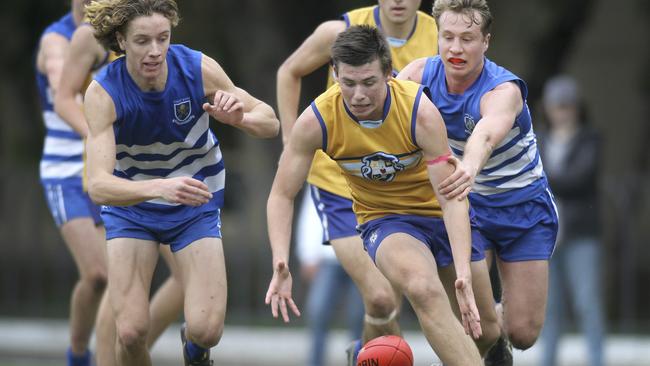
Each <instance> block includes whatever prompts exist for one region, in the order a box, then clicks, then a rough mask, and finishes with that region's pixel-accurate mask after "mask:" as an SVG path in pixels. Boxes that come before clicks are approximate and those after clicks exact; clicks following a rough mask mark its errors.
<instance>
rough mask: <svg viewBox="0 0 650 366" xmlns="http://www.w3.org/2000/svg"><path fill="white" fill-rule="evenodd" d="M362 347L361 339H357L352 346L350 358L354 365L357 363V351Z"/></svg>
mask: <svg viewBox="0 0 650 366" xmlns="http://www.w3.org/2000/svg"><path fill="white" fill-rule="evenodd" d="M362 347H363V341H362V340H361V339H358V340H357V344H356V345H355V346H354V357H353V358H352V360H353V361H354V364H355V365H356V364H357V357H359V351H361V348H362Z"/></svg>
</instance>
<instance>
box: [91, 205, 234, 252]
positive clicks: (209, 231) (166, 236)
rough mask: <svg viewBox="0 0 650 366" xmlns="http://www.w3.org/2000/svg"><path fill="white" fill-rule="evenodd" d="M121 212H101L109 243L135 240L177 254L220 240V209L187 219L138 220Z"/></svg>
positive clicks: (127, 213) (118, 210) (142, 218)
mask: <svg viewBox="0 0 650 366" xmlns="http://www.w3.org/2000/svg"><path fill="white" fill-rule="evenodd" d="M138 216H140V215H137V216H136V214H132V213H130V212H128V211H125V210H121V209H110V210H102V218H103V219H104V223H105V225H106V240H111V239H115V238H133V239H141V240H150V241H155V242H157V243H160V244H169V246H170V248H171V250H172V252H177V251H179V250H181V249H183V248H185V247H186V246H188V245H189V244H191V243H193V242H195V241H197V240H199V239H203V238H221V216H220V210H216V211H208V212H202V213H200V214H198V215H196V216H193V217H191V218H188V219H185V220H178V221H165V220H160V219H151V218H146V217H141V216H140V217H138Z"/></svg>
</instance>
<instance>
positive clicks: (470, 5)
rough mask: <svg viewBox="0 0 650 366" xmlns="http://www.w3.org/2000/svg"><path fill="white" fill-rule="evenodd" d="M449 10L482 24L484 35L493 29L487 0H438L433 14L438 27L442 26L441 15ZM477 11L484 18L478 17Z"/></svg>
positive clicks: (434, 5)
mask: <svg viewBox="0 0 650 366" xmlns="http://www.w3.org/2000/svg"><path fill="white" fill-rule="evenodd" d="M447 10H449V11H452V12H454V13H460V14H463V15H466V16H468V17H469V18H470V19H471V20H472V22H474V24H476V25H480V26H481V33H483V35H484V36H486V35H488V34H489V33H490V31H491V30H492V13H490V7H488V4H487V1H486V0H436V2H435V3H434V4H433V11H432V14H431V15H433V18H434V19H435V20H436V23H437V24H438V28H440V16H441V15H442V13H444V12H445V11H447ZM476 13H478V15H480V16H481V18H482V19H478V17H477V16H476Z"/></svg>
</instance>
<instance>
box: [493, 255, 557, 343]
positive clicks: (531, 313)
mask: <svg viewBox="0 0 650 366" xmlns="http://www.w3.org/2000/svg"><path fill="white" fill-rule="evenodd" d="M497 264H498V266H499V274H500V275H501V286H502V287H503V296H502V301H501V304H502V306H503V322H504V323H503V328H504V330H505V331H506V334H507V337H508V339H509V340H510V342H511V343H512V345H513V346H514V347H515V348H518V349H521V350H525V349H528V348H530V347H532V345H533V344H535V341H536V340H537V337H538V336H539V333H540V331H541V329H542V325H543V324H544V315H545V312H546V295H547V292H548V261H546V260H530V261H521V262H505V261H503V260H501V259H498V258H497Z"/></svg>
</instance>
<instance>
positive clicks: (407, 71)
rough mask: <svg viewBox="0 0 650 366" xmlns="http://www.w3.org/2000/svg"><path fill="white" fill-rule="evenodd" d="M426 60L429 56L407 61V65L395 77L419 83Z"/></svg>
mask: <svg viewBox="0 0 650 366" xmlns="http://www.w3.org/2000/svg"><path fill="white" fill-rule="evenodd" d="M428 60H429V57H421V58H418V59H415V60H413V61H411V62H409V63H408V65H406V66H405V67H404V68H403V69H402V70H401V71H400V72H399V74H397V79H400V80H411V81H414V82H416V83H421V82H422V73H423V72H424V68H425V67H426V65H427V61H428Z"/></svg>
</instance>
